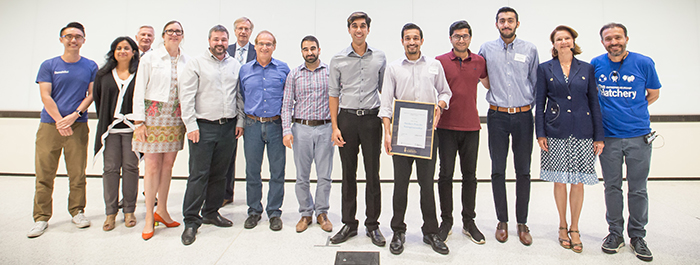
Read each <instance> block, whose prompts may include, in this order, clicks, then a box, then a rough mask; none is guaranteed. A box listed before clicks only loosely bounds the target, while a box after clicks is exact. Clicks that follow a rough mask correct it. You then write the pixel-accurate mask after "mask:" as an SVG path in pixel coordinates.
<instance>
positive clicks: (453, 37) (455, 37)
mask: <svg viewBox="0 0 700 265" xmlns="http://www.w3.org/2000/svg"><path fill="white" fill-rule="evenodd" d="M471 37H472V36H470V35H469V34H464V35H459V34H455V35H452V36H451V38H452V40H453V41H460V40H463V39H464V40H467V39H469V38H471Z"/></svg>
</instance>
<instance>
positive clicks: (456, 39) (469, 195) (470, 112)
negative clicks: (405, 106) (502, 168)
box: [435, 20, 489, 244]
mask: <svg viewBox="0 0 700 265" xmlns="http://www.w3.org/2000/svg"><path fill="white" fill-rule="evenodd" d="M449 36H450V42H451V43H452V51H450V52H448V53H445V54H443V55H440V56H438V57H436V58H435V59H437V60H438V61H440V62H441V63H442V67H443V68H444V69H445V77H446V78H447V83H448V84H449V85H450V90H452V98H450V109H449V110H445V111H444V112H443V114H442V117H440V123H438V126H437V135H438V137H439V139H440V141H439V144H438V146H439V149H438V154H439V156H440V172H439V173H438V193H439V197H440V210H441V212H442V213H441V215H440V216H441V217H442V223H440V230H439V235H440V238H441V239H442V240H443V241H445V240H447V236H448V235H449V234H450V233H451V232H452V224H453V223H454V221H453V218H452V209H453V207H452V205H453V200H452V179H453V176H454V170H455V159H456V157H457V154H459V167H460V169H461V171H462V200H461V201H462V224H463V225H462V233H464V234H465V235H467V236H468V237H469V238H471V240H472V241H474V243H477V244H484V243H485V241H484V235H483V234H482V233H481V231H479V228H477V227H476V223H475V222H474V218H475V217H476V212H475V211H474V208H475V203H476V159H477V154H478V153H479V130H481V122H480V120H479V111H478V110H477V109H476V90H477V88H476V86H477V84H479V81H481V82H482V84H483V85H484V87H486V88H488V87H489V83H488V80H489V79H488V75H487V73H486V61H484V58H483V57H481V56H480V55H478V54H475V53H472V52H471V51H470V50H469V44H470V43H471V40H472V28H471V26H470V25H469V23H467V21H464V20H460V21H456V22H454V23H452V25H450V35H449ZM453 103H454V104H453Z"/></svg>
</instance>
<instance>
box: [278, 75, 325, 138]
mask: <svg viewBox="0 0 700 265" xmlns="http://www.w3.org/2000/svg"><path fill="white" fill-rule="evenodd" d="M293 118H296V119H302V120H330V119H331V111H330V109H329V107H328V65H326V64H325V63H323V62H321V63H320V64H319V66H318V67H317V68H316V69H314V70H313V71H311V70H309V68H306V64H302V65H300V66H299V67H296V68H294V69H292V71H290V72H289V75H287V81H286V83H285V85H284V99H283V100H282V129H283V135H289V134H292V122H293Z"/></svg>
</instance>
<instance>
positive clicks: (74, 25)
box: [27, 22, 98, 238]
mask: <svg viewBox="0 0 700 265" xmlns="http://www.w3.org/2000/svg"><path fill="white" fill-rule="evenodd" d="M59 36H60V38H59V41H60V42H61V43H62V44H63V47H64V49H63V55H61V56H57V57H54V58H51V59H48V60H46V61H44V62H43V63H42V64H41V67H40V68H39V73H38V75H37V77H36V82H37V83H38V84H39V90H40V94H41V101H42V102H43V104H44V109H43V110H42V111H41V123H40V124H39V130H38V131H37V133H36V156H35V159H36V161H35V166H36V190H35V193H34V222H35V223H34V227H32V229H31V230H30V231H29V233H27V237H29V238H34V237H38V236H41V235H42V234H43V233H44V231H45V230H46V228H47V227H48V221H49V219H50V218H51V215H52V214H53V198H52V194H53V185H54V179H55V178H56V170H57V169H58V161H59V158H60V157H61V151H63V153H64V159H65V160H66V172H67V173H68V181H69V186H70V193H69V194H68V211H69V212H70V214H71V216H73V219H72V220H71V221H72V222H73V224H75V226H77V227H78V228H86V227H89V226H90V220H88V219H87V218H86V217H85V215H84V214H83V211H84V209H85V166H86V165H87V144H88V131H89V130H88V125H87V117H88V115H87V109H88V107H89V106H90V104H92V85H93V82H94V80H95V74H96V73H97V69H98V68H97V64H96V63H95V62H94V61H92V60H89V59H87V58H85V57H82V56H80V48H81V47H82V46H83V43H85V28H84V27H83V25H82V24H80V23H78V22H71V23H69V24H68V25H67V26H65V27H63V28H62V29H61V31H60V34H59Z"/></svg>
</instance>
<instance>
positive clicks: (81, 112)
mask: <svg viewBox="0 0 700 265" xmlns="http://www.w3.org/2000/svg"><path fill="white" fill-rule="evenodd" d="M75 113H78V117H82V116H83V113H85V112H84V111H80V110H78V109H77V110H75Z"/></svg>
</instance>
